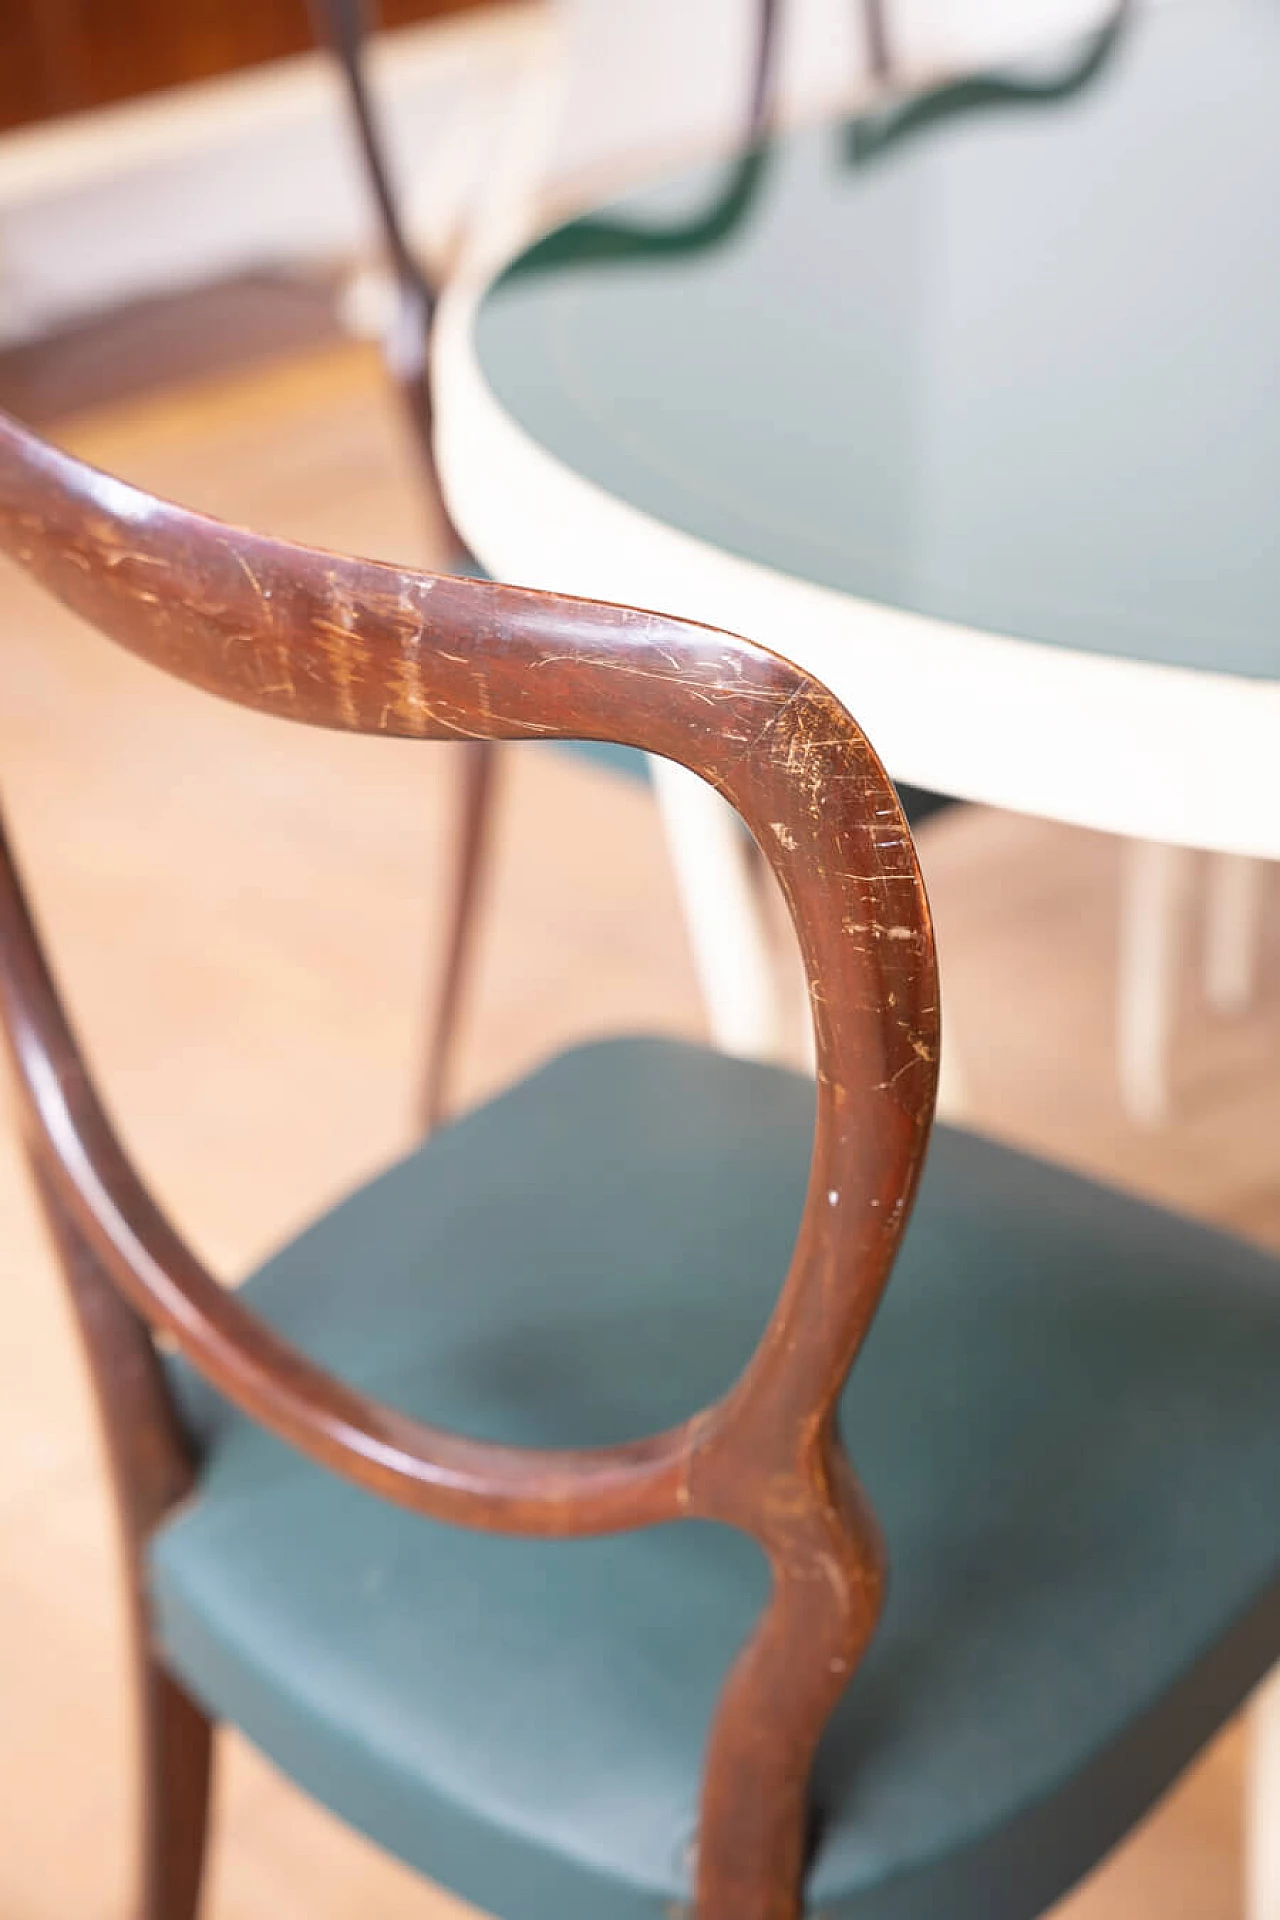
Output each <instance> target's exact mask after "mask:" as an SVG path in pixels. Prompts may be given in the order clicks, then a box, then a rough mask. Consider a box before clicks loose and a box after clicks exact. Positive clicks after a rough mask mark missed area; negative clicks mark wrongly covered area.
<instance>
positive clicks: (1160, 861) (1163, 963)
mask: <svg viewBox="0 0 1280 1920" xmlns="http://www.w3.org/2000/svg"><path fill="white" fill-rule="evenodd" d="M1191 862H1192V855H1191V853H1190V852H1189V851H1188V850H1187V848H1185V847H1170V846H1166V845H1164V844H1163V843H1162V842H1160V841H1155V840H1126V841H1125V842H1124V848H1123V859H1122V866H1121V879H1120V951H1119V957H1118V973H1119V980H1118V996H1117V1006H1116V1029H1117V1031H1116V1045H1117V1051H1118V1055H1119V1067H1120V1097H1121V1099H1122V1101H1123V1103H1124V1108H1125V1111H1126V1113H1127V1114H1128V1115H1129V1117H1130V1119H1132V1120H1136V1121H1138V1122H1139V1123H1140V1124H1141V1125H1143V1126H1159V1125H1161V1124H1162V1123H1163V1122H1164V1121H1165V1120H1167V1119H1168V1116H1169V1037H1170V1032H1171V1029H1172V1024H1173V1010H1174V1000H1175V989H1176V985H1177V963H1178V951H1179V940H1180V937H1181V932H1182V917H1183V907H1184V903H1185V899H1186V892H1187V884H1188V880H1189V878H1190V872H1191Z"/></svg>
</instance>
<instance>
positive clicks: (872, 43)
mask: <svg viewBox="0 0 1280 1920" xmlns="http://www.w3.org/2000/svg"><path fill="white" fill-rule="evenodd" d="M862 31H863V35H864V38H865V41H866V48H867V65H868V66H869V67H870V68H871V71H872V73H873V74H874V75H875V77H876V79H877V80H887V79H888V78H889V75H890V73H891V72H892V70H893V55H892V52H891V51H890V47H889V18H888V14H887V12H886V10H885V4H884V0H862Z"/></svg>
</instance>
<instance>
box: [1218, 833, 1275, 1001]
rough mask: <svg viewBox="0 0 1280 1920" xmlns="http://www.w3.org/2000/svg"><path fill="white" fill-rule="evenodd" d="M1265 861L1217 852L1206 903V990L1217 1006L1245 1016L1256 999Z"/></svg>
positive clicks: (1243, 855)
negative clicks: (1254, 991) (1255, 975)
mask: <svg viewBox="0 0 1280 1920" xmlns="http://www.w3.org/2000/svg"><path fill="white" fill-rule="evenodd" d="M1262 872H1263V868H1262V862H1261V861H1260V860H1251V859H1249V858H1248V856H1247V855H1245V854H1239V853H1215V854H1214V855H1213V858H1212V859H1211V860H1210V862H1209V886H1208V896H1207V899H1206V902H1205V947H1204V990H1205V998H1206V999H1207V1000H1208V1002H1209V1005H1210V1006H1211V1007H1216V1008H1217V1009H1218V1010H1219V1012H1221V1013H1239V1012H1240V1011H1241V1010H1242V1009H1243V1008H1245V1007H1247V1006H1248V1004H1249V1001H1250V1000H1251V998H1252V996H1253V985H1254V972H1255V968H1256V962H1257V950H1258V916H1259V911H1260V908H1261V905H1262Z"/></svg>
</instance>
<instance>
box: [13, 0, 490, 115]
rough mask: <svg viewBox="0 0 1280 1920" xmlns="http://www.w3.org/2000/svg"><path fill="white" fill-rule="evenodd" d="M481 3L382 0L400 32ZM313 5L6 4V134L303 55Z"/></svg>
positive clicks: (388, 20) (259, 0)
mask: <svg viewBox="0 0 1280 1920" xmlns="http://www.w3.org/2000/svg"><path fill="white" fill-rule="evenodd" d="M477 3H478V0H382V5H381V7H380V8H379V10H378V12H379V18H380V20H381V23H382V24H383V25H384V26H388V27H398V26H404V25H408V24H409V23H411V22H415V21H419V20H426V19H429V18H431V17H432V16H433V15H435V14H443V13H454V12H457V11H459V10H460V9H461V8H463V7H467V6H474V5H476V4H477ZM309 43H310V42H309V33H308V23H307V5H306V0H253V3H252V4H249V3H248V0H242V3H241V4H240V5H232V4H229V0H184V4H183V5H180V6H174V5H172V4H170V0H0V128H3V127H16V126H22V125H24V124H26V123H28V122H30V121H34V120H43V119H47V118H49V117H50V116H52V115H56V114H62V113H78V112H83V111H84V110H85V109H86V108H89V107H99V106H103V105H106V104H107V103H109V102H111V101H116V100H127V99H131V98H133V97H135V96H136V95H140V94H146V93H153V92H155V91H156V89H157V88H161V87H175V86H180V85H182V84H184V83H185V82H187V81H192V80H206V79H210V78H211V77H213V76H215V75H217V74H223V73H232V72H236V71H239V70H240V69H242V68H245V67H252V66H257V65H258V64H260V63H261V62H262V61H265V60H279V59H282V58H284V57H285V56H286V55H289V54H295V53H301V52H303V51H304V50H305V49H306V47H307V46H308V45H309Z"/></svg>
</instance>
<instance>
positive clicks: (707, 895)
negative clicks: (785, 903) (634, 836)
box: [649, 757, 782, 1060]
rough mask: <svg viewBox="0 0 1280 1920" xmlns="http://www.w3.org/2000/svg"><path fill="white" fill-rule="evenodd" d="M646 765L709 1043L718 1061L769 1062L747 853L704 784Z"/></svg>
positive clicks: (774, 1026) (775, 1014) (776, 1020)
mask: <svg viewBox="0 0 1280 1920" xmlns="http://www.w3.org/2000/svg"><path fill="white" fill-rule="evenodd" d="M649 764H650V766H651V767H652V769H653V784H654V792H655V794H656V795H657V800H658V808H659V811H660V813H661V815H662V822H663V826H664V827H665V829H666V834H667V845H668V847H669V849H670V854H671V864H672V867H673V868H674V870H675V877H676V886H677V889H678V891H679V894H680V904H681V906H682V907H683V909H684V916H685V924H686V926H687V927H688V929H689V939H690V943H691V945H692V948H693V963H694V967H695V969H696V971H697V975H698V984H699V986H700V987H701V989H702V997H703V1001H704V1003H705V1005H706V1009H707V1022H708V1025H709V1027H710V1030H711V1038H712V1040H713V1041H714V1042H715V1044H716V1046H718V1047H719V1048H721V1050H722V1051H723V1052H725V1053H733V1054H739V1055H741V1056H742V1057H744V1058H746V1059H754V1060H772V1059H774V1058H776V1057H777V1055H778V1052H779V1049H780V1046H781V1037H782V1036H781V1032H780V1027H781V1020H780V1011H779V1006H778V990H777V983H776V981H775V979H774V975H773V967H772V961H771V954H770V947H769V937H768V930H767V926H766V922H765V918H764V910H763V909H764V903H763V901H762V899H761V897H760V892H759V890H758V888H757V887H756V886H755V885H754V884H753V879H752V858H751V849H750V847H749V845H748V843H747V841H746V840H745V838H744V836H743V834H742V832H741V830H740V829H739V826H738V822H737V820H736V818H735V817H734V815H733V814H732V813H731V812H730V810H729V808H728V807H727V806H726V805H725V803H724V801H723V800H722V799H721V798H720V796H719V794H718V793H716V792H715V791H714V790H713V789H712V788H711V787H709V786H707V784H706V782H705V781H702V780H699V779H698V778H697V777H696V776H695V775H694V774H691V773H689V772H688V771H687V770H686V769H685V768H684V767H678V766H676V765H675V763H674V762H673V761H670V760H661V759H658V758H656V757H652V758H651V759H650V762H649Z"/></svg>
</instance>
